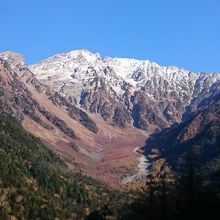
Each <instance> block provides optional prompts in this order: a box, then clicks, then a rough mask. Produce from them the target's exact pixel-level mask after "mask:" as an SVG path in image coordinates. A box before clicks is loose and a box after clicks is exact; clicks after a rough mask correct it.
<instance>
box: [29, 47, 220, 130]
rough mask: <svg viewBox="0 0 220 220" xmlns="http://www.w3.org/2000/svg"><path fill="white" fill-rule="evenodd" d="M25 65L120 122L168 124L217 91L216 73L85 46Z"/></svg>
mask: <svg viewBox="0 0 220 220" xmlns="http://www.w3.org/2000/svg"><path fill="white" fill-rule="evenodd" d="M30 69H31V70H32V72H33V73H34V74H35V76H36V78H37V79H39V80H40V81H41V82H42V83H43V84H46V85H48V86H50V87H51V88H53V89H54V90H56V91H57V92H59V93H60V94H61V95H62V96H63V97H66V98H67V99H69V100H70V101H71V103H74V104H76V105H78V106H80V107H81V108H83V109H85V110H86V111H89V112H92V113H99V114H100V115H101V116H102V118H103V119H104V120H106V121H109V122H110V123H112V124H115V125H118V126H120V127H126V126H131V125H132V124H133V125H134V126H136V127H138V128H141V129H144V130H146V131H149V132H154V131H158V130H161V129H163V128H165V127H169V126H170V125H171V124H173V123H178V122H181V121H182V116H183V114H184V117H186V118H187V117H188V115H189V114H192V113H193V112H195V111H196V110H197V107H198V105H200V104H202V103H201V102H202V101H203V99H204V98H206V99H208V98H209V97H211V96H213V95H214V94H216V93H217V91H219V88H218V87H216V83H217V82H218V80H219V79H220V75H218V74H205V73H193V72H190V71H186V70H184V69H179V68H176V67H161V66H159V65H158V64H156V63H153V62H150V61H141V60H134V59H125V58H109V57H108V58H102V57H101V56H100V55H99V54H92V53H91V52H89V51H86V50H77V51H71V52H69V53H63V54H57V55H55V56H53V57H50V58H48V59H46V60H43V61H41V62H40V63H38V64H34V65H31V66H30Z"/></svg>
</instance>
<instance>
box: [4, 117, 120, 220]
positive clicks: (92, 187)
mask: <svg viewBox="0 0 220 220" xmlns="http://www.w3.org/2000/svg"><path fill="white" fill-rule="evenodd" d="M0 170H1V172H0V219H1V220H6V219H10V218H9V217H11V218H12V217H13V216H14V219H55V218H56V217H57V218H60V219H67V218H68V219H81V218H84V217H85V216H86V215H88V214H89V213H90V212H92V211H93V210H95V209H98V208H99V207H101V206H103V205H105V204H106V203H107V202H108V203H111V202H110V201H111V196H112V198H117V195H116V194H114V192H113V191H112V190H111V189H107V188H105V187H103V186H102V185H101V184H100V183H98V182H97V181H95V180H93V179H91V178H89V177H86V176H82V175H80V174H79V173H75V174H72V173H69V172H68V171H67V167H66V166H65V164H64V163H63V162H62V161H61V160H60V159H59V158H58V157H57V156H55V155H54V154H53V153H51V152H50V151H49V150H48V149H47V148H46V147H45V146H44V145H43V143H42V142H41V141H40V140H39V139H37V138H35V137H34V136H32V135H30V134H29V133H27V132H26V131H25V130H24V129H23V128H22V127H21V126H20V123H19V122H18V121H17V120H16V119H15V118H13V117H11V116H9V115H8V114H5V113H1V114H0Z"/></svg>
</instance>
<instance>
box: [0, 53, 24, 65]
mask: <svg viewBox="0 0 220 220" xmlns="http://www.w3.org/2000/svg"><path fill="white" fill-rule="evenodd" d="M0 58H2V59H3V60H5V61H7V62H9V63H10V64H13V65H15V66H17V65H25V60H24V56H23V55H22V54H20V53H17V52H13V51H5V52H2V53H0Z"/></svg>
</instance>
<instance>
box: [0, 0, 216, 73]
mask: <svg viewBox="0 0 220 220" xmlns="http://www.w3.org/2000/svg"><path fill="white" fill-rule="evenodd" d="M0 5H1V13H0V20H1V27H0V51H5V50H13V51H18V52H20V53H22V54H24V56H25V57H26V61H27V62H28V63H34V62H37V61H39V60H40V59H43V58H46V57H48V56H50V55H53V54H55V53H57V52H65V51H70V50H73V49H82V48H85V49H88V50H90V51H92V52H99V53H100V54H101V55H102V56H114V57H115V56H117V57H134V58H139V59H149V60H152V61H155V62H158V63H159V64H161V65H176V66H179V67H184V68H186V69H189V70H193V71H209V72H210V71H218V72H220V59H219V58H220V1H219V0H0Z"/></svg>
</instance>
